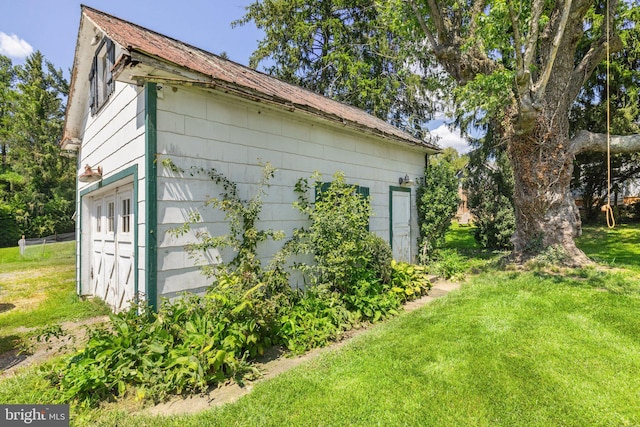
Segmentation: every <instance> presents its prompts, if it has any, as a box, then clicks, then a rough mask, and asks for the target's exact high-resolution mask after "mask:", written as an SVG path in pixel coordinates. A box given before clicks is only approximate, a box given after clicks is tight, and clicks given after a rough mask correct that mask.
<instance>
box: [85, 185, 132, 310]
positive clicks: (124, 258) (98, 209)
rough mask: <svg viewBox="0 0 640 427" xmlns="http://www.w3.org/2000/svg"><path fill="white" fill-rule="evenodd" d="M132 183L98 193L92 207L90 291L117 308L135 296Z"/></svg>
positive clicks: (123, 305)
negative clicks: (108, 191) (107, 191)
mask: <svg viewBox="0 0 640 427" xmlns="http://www.w3.org/2000/svg"><path fill="white" fill-rule="evenodd" d="M132 203H133V200H132V191H131V186H126V187H124V188H118V189H116V190H114V191H112V192H110V193H107V194H105V195H102V196H98V197H96V199H95V200H94V202H93V209H92V239H91V241H92V251H91V253H92V256H91V269H90V279H91V293H92V294H93V295H95V296H97V297H100V298H102V299H103V300H104V301H105V302H106V303H107V304H108V305H109V306H111V307H113V308H114V309H115V310H116V311H119V310H122V309H124V308H126V306H127V304H128V303H129V302H130V301H131V300H132V299H133V298H134V296H135V295H134V282H133V265H134V262H133V261H134V260H133V227H134V218H133V205H132Z"/></svg>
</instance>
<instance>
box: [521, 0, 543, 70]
mask: <svg viewBox="0 0 640 427" xmlns="http://www.w3.org/2000/svg"><path fill="white" fill-rule="evenodd" d="M543 10H544V0H535V1H534V2H533V5H531V21H529V36H528V37H527V46H526V47H525V50H524V62H523V64H522V68H523V72H524V73H525V74H527V75H530V73H531V71H530V70H529V68H530V67H531V64H532V63H533V58H534V57H535V54H536V48H537V46H538V37H539V36H540V17H541V16H542V11H543Z"/></svg>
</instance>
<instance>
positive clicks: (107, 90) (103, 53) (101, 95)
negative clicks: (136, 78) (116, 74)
mask: <svg viewBox="0 0 640 427" xmlns="http://www.w3.org/2000/svg"><path fill="white" fill-rule="evenodd" d="M115 58H116V46H115V44H114V43H113V42H112V41H111V40H110V39H108V38H106V37H104V38H103V39H102V41H101V42H100V43H99V44H98V48H97V49H96V53H95V55H94V56H93V64H92V65H91V72H90V73H89V87H90V89H91V98H90V106H91V115H95V114H96V113H97V112H98V110H100V108H102V106H103V105H104V104H105V102H107V99H109V96H110V95H111V94H112V93H113V90H114V89H115V82H114V80H113V73H112V69H113V64H114V63H115Z"/></svg>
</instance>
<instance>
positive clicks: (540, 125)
mask: <svg viewBox="0 0 640 427" xmlns="http://www.w3.org/2000/svg"><path fill="white" fill-rule="evenodd" d="M545 113H546V114H545ZM548 116H553V114H550V112H549V111H548V110H546V111H545V110H543V111H542V112H541V113H540V114H539V115H538V116H537V118H536V121H535V124H534V126H533V127H531V125H530V124H527V125H525V127H524V128H522V129H517V128H514V129H511V130H507V133H510V134H511V135H512V137H511V138H510V140H509V143H508V146H507V148H508V154H509V158H510V160H511V164H512V167H513V173H514V197H513V201H514V208H515V217H516V231H515V233H514V235H513V237H512V238H511V240H512V242H513V246H514V248H513V252H512V260H513V261H515V262H518V263H522V262H525V261H527V260H528V259H530V258H532V257H534V256H536V255H538V254H539V253H540V252H541V251H543V250H545V249H546V248H549V247H555V248H558V247H560V248H562V249H563V252H564V253H562V254H559V255H561V258H562V259H558V261H562V262H563V263H564V264H565V265H569V266H581V265H585V264H588V263H589V262H590V261H589V259H588V258H587V257H586V255H585V254H584V253H583V252H582V251H581V250H580V249H578V248H577V247H576V245H575V241H574V238H575V237H577V236H579V235H580V234H581V233H582V227H581V221H580V214H579V212H578V208H577V207H576V204H575V202H574V199H573V196H572V194H571V191H570V183H571V176H572V173H573V160H574V154H573V153H572V152H571V149H570V144H569V140H568V120H566V119H565V120H563V119H560V120H558V117H557V116H555V121H552V120H551V119H549V118H548ZM565 117H566V116H565ZM514 124H516V125H518V122H517V121H516V122H514Z"/></svg>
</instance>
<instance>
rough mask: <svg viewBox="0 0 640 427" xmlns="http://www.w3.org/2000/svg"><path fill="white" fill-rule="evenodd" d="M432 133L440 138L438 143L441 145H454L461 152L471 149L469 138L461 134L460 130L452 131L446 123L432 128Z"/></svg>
mask: <svg viewBox="0 0 640 427" xmlns="http://www.w3.org/2000/svg"><path fill="white" fill-rule="evenodd" d="M430 133H431V135H434V136H437V137H438V138H440V139H438V145H439V146H441V147H453V148H455V149H456V150H457V151H458V153H460V154H465V153H467V152H469V150H470V149H471V148H470V147H469V143H468V142H467V140H466V139H464V138H462V137H461V136H460V132H458V131H457V132H452V131H451V130H450V129H449V128H448V127H447V125H445V124H442V125H440V126H439V127H437V128H435V129H433V130H431V131H430Z"/></svg>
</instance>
